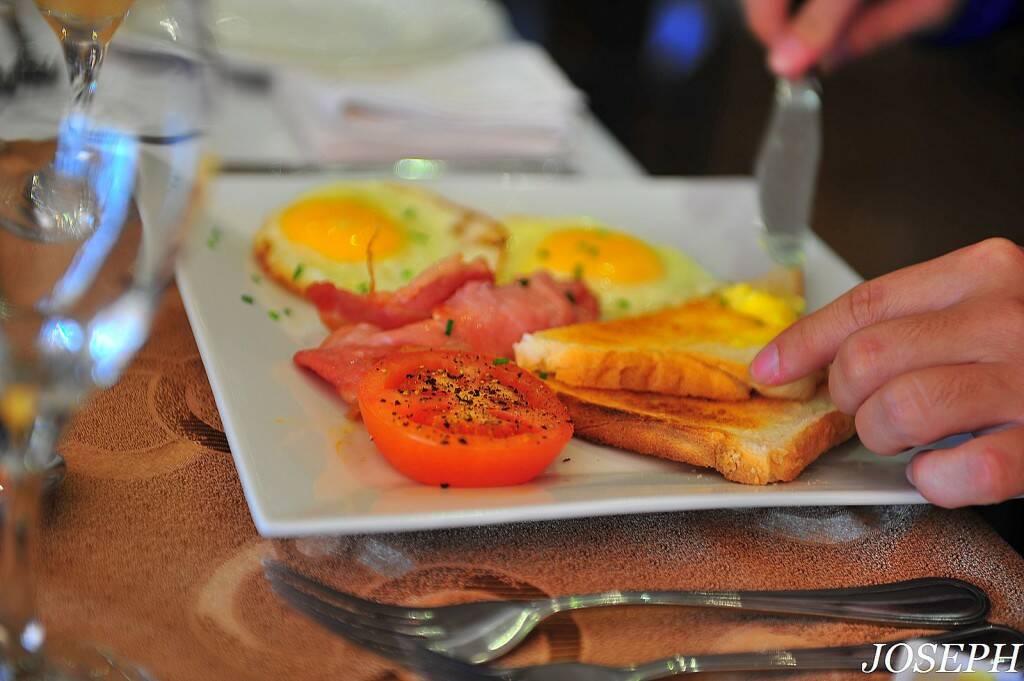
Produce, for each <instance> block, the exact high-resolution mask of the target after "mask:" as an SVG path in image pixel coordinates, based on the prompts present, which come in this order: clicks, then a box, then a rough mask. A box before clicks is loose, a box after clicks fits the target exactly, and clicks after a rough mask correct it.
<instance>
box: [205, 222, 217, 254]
mask: <svg viewBox="0 0 1024 681" xmlns="http://www.w3.org/2000/svg"><path fill="white" fill-rule="evenodd" d="M220 237H221V231H220V227H211V228H210V236H208V237H206V247H207V248H209V249H211V250H213V249H214V248H217V244H219V243H220Z"/></svg>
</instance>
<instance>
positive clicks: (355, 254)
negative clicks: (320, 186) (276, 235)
mask: <svg viewBox="0 0 1024 681" xmlns="http://www.w3.org/2000/svg"><path fill="white" fill-rule="evenodd" d="M281 229H282V231H283V232H284V235H285V237H286V238H287V239H288V240H289V241H291V242H292V243H296V244H302V245H303V246H308V247H309V248H312V249H313V250H315V251H317V252H318V253H320V254H321V255H323V256H324V257H326V258H330V259H331V260H336V261H338V262H365V260H366V251H367V248H368V246H369V243H370V239H373V257H374V258H386V257H388V256H389V255H392V254H394V253H396V252H397V251H398V250H399V249H400V248H401V247H402V245H403V243H404V241H405V235H404V233H403V232H402V229H401V228H400V227H399V226H398V225H397V224H396V223H395V221H394V220H392V219H391V218H390V217H389V216H387V215H385V214H384V213H383V212H381V211H380V210H378V209H376V208H374V207H373V206H370V205H368V204H366V203H363V202H362V201H357V200H354V199H349V198H340V197H339V198H316V199H307V200H305V201H300V202H299V203H295V204H293V205H291V206H289V207H288V208H287V209H285V211H284V213H282V215H281ZM374 234H376V236H374Z"/></svg>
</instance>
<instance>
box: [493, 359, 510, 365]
mask: <svg viewBox="0 0 1024 681" xmlns="http://www.w3.org/2000/svg"><path fill="white" fill-rule="evenodd" d="M509 361H511V360H509V358H508V357H498V358H496V359H495V360H494V366H497V367H500V366H501V365H502V364H508V363H509Z"/></svg>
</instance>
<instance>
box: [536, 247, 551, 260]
mask: <svg viewBox="0 0 1024 681" xmlns="http://www.w3.org/2000/svg"><path fill="white" fill-rule="evenodd" d="M537 257H538V258H540V259H541V260H547V259H548V258H550V257H551V251H549V250H548V249H546V248H539V249H537Z"/></svg>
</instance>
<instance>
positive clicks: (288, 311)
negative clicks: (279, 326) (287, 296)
mask: <svg viewBox="0 0 1024 681" xmlns="http://www.w3.org/2000/svg"><path fill="white" fill-rule="evenodd" d="M281 312H283V313H284V316H285V317H291V316H292V309H291V308H290V307H286V308H284V309H283V310H281Z"/></svg>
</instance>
